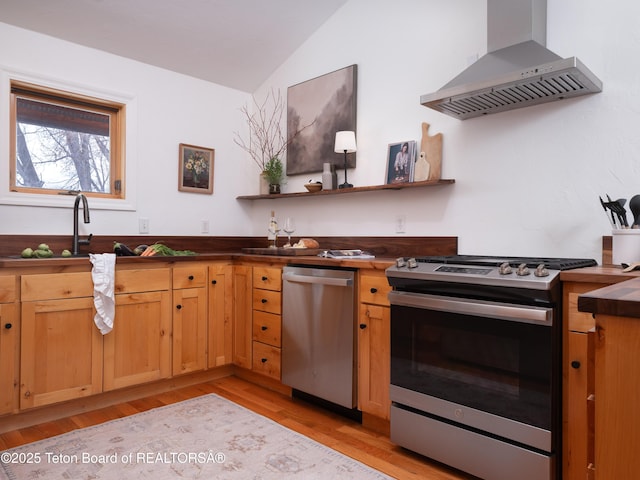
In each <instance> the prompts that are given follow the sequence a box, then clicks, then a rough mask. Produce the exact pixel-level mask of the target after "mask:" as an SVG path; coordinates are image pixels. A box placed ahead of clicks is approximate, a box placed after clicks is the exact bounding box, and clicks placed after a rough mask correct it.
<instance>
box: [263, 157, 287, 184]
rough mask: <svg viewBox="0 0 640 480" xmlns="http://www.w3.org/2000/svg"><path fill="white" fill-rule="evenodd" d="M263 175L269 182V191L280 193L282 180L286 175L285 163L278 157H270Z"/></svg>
mask: <svg viewBox="0 0 640 480" xmlns="http://www.w3.org/2000/svg"><path fill="white" fill-rule="evenodd" d="M262 176H263V177H264V178H265V180H266V181H267V183H269V193H280V182H282V178H283V177H284V165H283V164H282V161H281V160H280V159H279V158H278V157H272V158H270V159H269V160H268V161H267V163H266V164H265V166H264V170H262Z"/></svg>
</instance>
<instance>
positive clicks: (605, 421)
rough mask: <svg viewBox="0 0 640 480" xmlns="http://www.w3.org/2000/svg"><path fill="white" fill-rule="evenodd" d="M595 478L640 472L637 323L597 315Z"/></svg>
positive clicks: (639, 343)
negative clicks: (639, 453) (639, 450)
mask: <svg viewBox="0 0 640 480" xmlns="http://www.w3.org/2000/svg"><path fill="white" fill-rule="evenodd" d="M595 339H596V341H595V371H596V375H595V376H596V386H595V392H596V393H595V396H596V400H595V478H597V479H598V480H609V479H623V478H625V479H626V478H629V479H631V478H638V472H640V456H639V455H638V446H640V430H639V429H638V425H640V410H639V409H638V405H639V404H640V377H638V371H639V370H640V318H631V317H619V316H613V315H603V314H596V337H595Z"/></svg>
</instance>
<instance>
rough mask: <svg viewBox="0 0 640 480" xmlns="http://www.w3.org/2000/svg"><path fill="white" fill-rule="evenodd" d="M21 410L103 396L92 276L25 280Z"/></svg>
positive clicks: (64, 275) (30, 277) (25, 277)
mask: <svg viewBox="0 0 640 480" xmlns="http://www.w3.org/2000/svg"><path fill="white" fill-rule="evenodd" d="M21 302H22V308H21V309H22V319H21V323H22V325H21V341H20V409H22V410H24V409H28V408H32V407H38V406H42V405H49V404H53V403H57V402H62V401H65V400H71V399H74V398H80V397H85V396H89V395H95V394H97V393H100V392H101V391H102V355H103V348H102V335H101V334H100V331H99V330H98V329H97V328H96V325H95V323H94V314H95V309H94V306H93V282H92V280H91V273H89V272H77V273H61V274H41V275H22V277H21Z"/></svg>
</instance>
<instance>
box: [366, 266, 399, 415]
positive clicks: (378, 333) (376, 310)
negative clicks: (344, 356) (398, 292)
mask: <svg viewBox="0 0 640 480" xmlns="http://www.w3.org/2000/svg"><path fill="white" fill-rule="evenodd" d="M390 291H391V287H390V286H389V283H388V282H387V277H386V276H385V275H384V272H381V271H361V272H360V278H359V295H358V298H359V302H360V306H359V311H358V408H359V409H360V410H361V411H362V412H363V413H368V414H371V415H374V416H376V417H378V418H382V419H384V420H389V415H390V409H391V400H390V399H389V383H390V371H391V329H390V324H391V315H390V313H391V312H390V307H389V300H388V299H387V294H388V293H389V292H390Z"/></svg>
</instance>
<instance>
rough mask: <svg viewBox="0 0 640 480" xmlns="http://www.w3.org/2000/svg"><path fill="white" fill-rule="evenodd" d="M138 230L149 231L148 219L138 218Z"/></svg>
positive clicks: (140, 231) (141, 231)
mask: <svg viewBox="0 0 640 480" xmlns="http://www.w3.org/2000/svg"><path fill="white" fill-rule="evenodd" d="M138 232H139V233H149V219H148V218H139V219H138Z"/></svg>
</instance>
